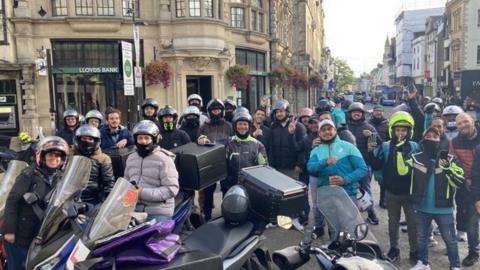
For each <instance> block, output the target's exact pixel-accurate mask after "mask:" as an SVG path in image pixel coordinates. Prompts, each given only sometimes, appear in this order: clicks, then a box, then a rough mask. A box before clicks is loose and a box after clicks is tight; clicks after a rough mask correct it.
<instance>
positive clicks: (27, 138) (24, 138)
mask: <svg viewBox="0 0 480 270" xmlns="http://www.w3.org/2000/svg"><path fill="white" fill-rule="evenodd" d="M18 137H19V138H20V141H22V142H23V143H29V142H31V141H32V137H30V135H28V133H27V132H25V131H22V132H20V133H18Z"/></svg>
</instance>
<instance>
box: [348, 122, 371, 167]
mask: <svg viewBox="0 0 480 270" xmlns="http://www.w3.org/2000/svg"><path fill="white" fill-rule="evenodd" d="M347 126H348V129H349V130H350V131H351V132H352V133H353V136H355V139H356V142H357V144H356V145H357V148H358V150H360V153H362V156H363V159H364V160H365V161H367V155H368V145H367V144H368V137H365V136H364V135H363V131H364V130H369V131H371V132H372V133H377V130H376V129H375V128H374V127H373V126H372V125H370V124H369V123H367V121H365V120H363V121H353V120H349V121H348V123H347ZM367 164H368V165H370V164H369V163H368V162H367Z"/></svg>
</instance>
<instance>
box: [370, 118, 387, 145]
mask: <svg viewBox="0 0 480 270" xmlns="http://www.w3.org/2000/svg"><path fill="white" fill-rule="evenodd" d="M368 123H369V124H370V125H372V126H373V127H374V128H375V130H377V134H378V136H380V139H382V141H383V142H386V141H388V140H389V139H390V138H389V136H388V119H386V118H380V119H378V118H375V117H372V118H370V120H369V121H368Z"/></svg>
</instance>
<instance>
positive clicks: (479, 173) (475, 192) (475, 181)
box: [470, 145, 480, 202]
mask: <svg viewBox="0 0 480 270" xmlns="http://www.w3.org/2000/svg"><path fill="white" fill-rule="evenodd" d="M474 152H475V155H474V159H473V168H477V170H472V174H471V179H472V180H471V181H472V184H471V186H470V190H471V192H472V196H473V201H474V202H477V201H480V170H478V168H480V145H478V146H477V147H475V151H474Z"/></svg>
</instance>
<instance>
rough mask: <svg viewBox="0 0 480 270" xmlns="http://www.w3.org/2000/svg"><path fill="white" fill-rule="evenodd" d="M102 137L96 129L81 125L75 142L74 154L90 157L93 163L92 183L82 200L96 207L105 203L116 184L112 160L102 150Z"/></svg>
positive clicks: (85, 190)
mask: <svg viewBox="0 0 480 270" xmlns="http://www.w3.org/2000/svg"><path fill="white" fill-rule="evenodd" d="M100 137H101V136H100V131H99V130H98V129H97V128H96V127H94V126H91V125H81V126H80V127H79V128H78V129H77V131H76V132H75V139H74V140H73V141H74V149H73V154H74V155H80V156H84V157H88V158H89V159H90V160H91V161H92V169H91V171H90V181H89V182H88V185H87V187H86V188H85V189H84V190H83V191H82V195H81V199H82V201H84V202H87V203H91V204H94V205H96V204H99V203H101V202H103V201H104V200H105V198H106V197H107V196H108V194H109V193H110V191H111V190H112V188H113V186H114V184H115V177H114V176H113V167H112V160H111V159H110V157H109V156H108V155H106V154H105V153H103V152H102V149H100Z"/></svg>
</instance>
